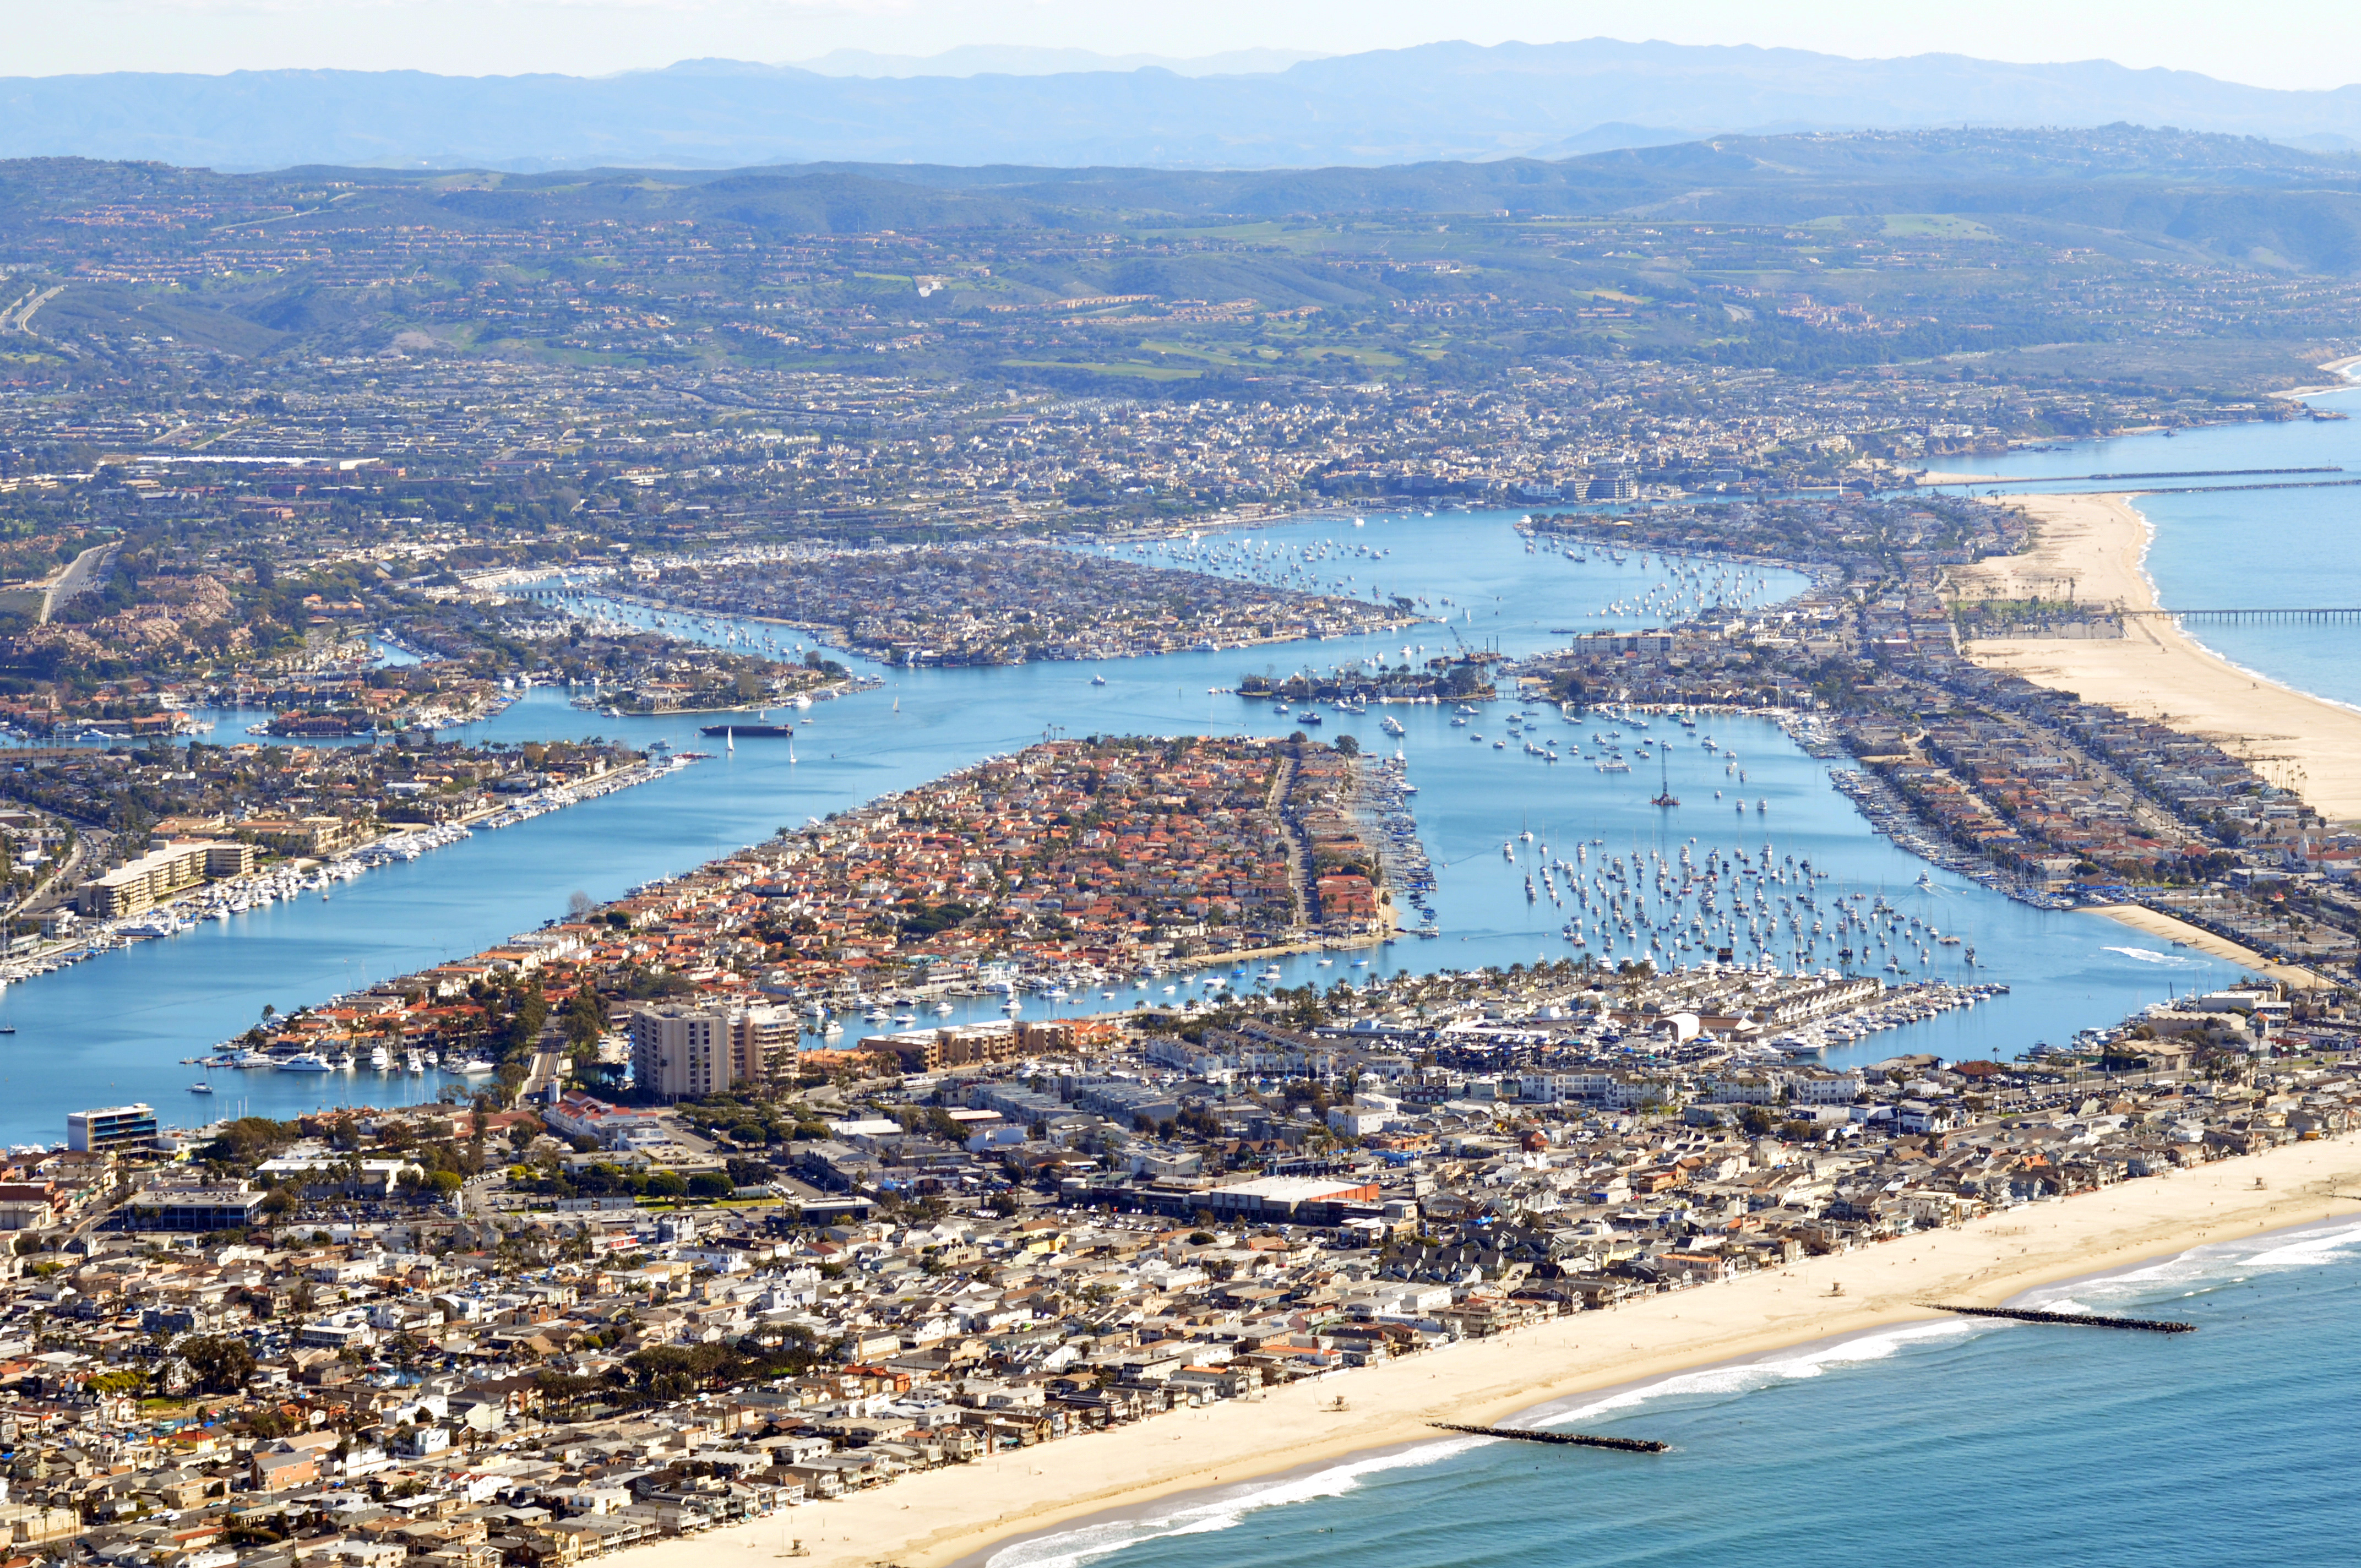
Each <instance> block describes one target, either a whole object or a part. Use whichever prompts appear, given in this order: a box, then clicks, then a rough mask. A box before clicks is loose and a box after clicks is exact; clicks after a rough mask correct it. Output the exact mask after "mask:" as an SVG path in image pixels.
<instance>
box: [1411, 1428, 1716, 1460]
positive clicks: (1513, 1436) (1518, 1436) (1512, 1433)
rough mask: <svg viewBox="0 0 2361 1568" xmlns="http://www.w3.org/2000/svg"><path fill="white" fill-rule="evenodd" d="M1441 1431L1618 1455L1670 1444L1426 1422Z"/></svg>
mask: <svg viewBox="0 0 2361 1568" xmlns="http://www.w3.org/2000/svg"><path fill="white" fill-rule="evenodd" d="M1426 1424H1427V1425H1429V1426H1431V1427H1433V1428H1435V1429H1437V1430H1438V1431H1459V1432H1466V1434H1467V1435H1468V1436H1470V1437H1505V1438H1508V1439H1510V1441H1511V1442H1554V1443H1556V1444H1558V1445H1560V1446H1561V1447H1565V1448H1611V1449H1613V1450H1615V1451H1616V1452H1617V1453H1664V1451H1665V1450H1666V1449H1667V1448H1669V1447H1671V1446H1672V1445H1671V1444H1670V1443H1663V1442H1650V1441H1649V1440H1648V1439H1646V1438H1641V1437H1591V1436H1588V1435H1587V1434H1585V1433H1582V1432H1572V1431H1530V1430H1528V1429H1526V1428H1524V1427H1471V1426H1463V1425H1461V1424H1460V1423H1459V1422H1457V1421H1429V1422H1427V1423H1426Z"/></svg>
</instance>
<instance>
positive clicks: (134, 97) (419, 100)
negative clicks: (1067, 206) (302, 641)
mask: <svg viewBox="0 0 2361 1568" xmlns="http://www.w3.org/2000/svg"><path fill="white" fill-rule="evenodd" d="M983 57H984V59H985V60H987V61H988V59H989V51H983ZM1274 58H1276V57H1274ZM815 63H818V64H820V65H822V66H823V68H824V69H826V70H828V71H836V70H840V69H844V68H846V67H848V66H851V67H862V60H859V59H858V58H856V59H854V60H841V59H837V60H824V61H820V62H815ZM977 63H978V61H977V60H957V61H952V62H948V63H946V62H937V63H936V64H935V65H933V66H932V67H931V68H932V69H937V70H942V71H950V70H953V69H965V68H967V67H969V66H972V65H975V64H977ZM1019 63H1022V62H1019ZM1032 63H1034V64H1039V63H1043V62H1042V61H1039V60H1034V61H1032ZM1050 63H1054V61H1051V62H1050ZM1180 63H1182V64H1184V65H1189V66H1191V68H1192V69H1194V68H1195V66H1196V65H1198V64H1201V63H1202V62H1180ZM1247 63H1254V61H1253V60H1248V61H1247ZM913 67H916V68H928V61H923V60H921V61H909V60H899V59H895V58H893V57H883V56H880V57H873V58H872V59H871V60H869V61H868V63H867V65H866V67H865V69H869V70H872V71H875V72H876V73H875V74H864V75H840V74H823V73H822V71H813V70H806V69H802V68H798V67H793V66H779V65H761V64H750V63H747V62H743V61H737V60H686V61H683V62H680V63H678V64H675V65H673V66H669V67H667V68H665V69H664V70H661V71H636V72H631V73H627V74H624V75H620V76H613V77H603V78H586V77H572V76H559V75H529V76H504V77H467V76H442V75H433V74H429V73H425V72H421V71H237V72H232V73H230V74H227V75H222V76H199V75H176V74H170V73H143V72H115V73H105V74H96V75H84V76H48V77H11V78H0V157H48V156H60V155H70V156H79V157H85V158H97V159H153V160H157V161H161V162H166V163H172V164H178V165H181V166H184V167H186V166H203V167H209V168H215V169H222V170H261V169H274V168H283V167H288V166H291V165H297V164H331V163H333V164H346V165H366V166H376V167H387V168H399V167H411V168H445V169H448V168H488V169H501V170H558V169H576V168H584V167H589V166H594V165H605V166H609V167H614V166H624V165H636V166H642V167H663V168H682V169H694V168H732V167H743V166H746V165H750V164H783V163H806V162H821V161H829V160H837V161H860V162H873V163H880V162H882V163H896V162H921V163H941V164H969V165H975V164H990V163H1021V164H1034V165H1049V166H1075V165H1082V164H1095V165H1102V166H1104V165H1107V164H1126V165H1132V166H1137V167H1150V168H1178V169H1283V168H1305V167H1317V166H1328V165H1356V166H1364V167H1372V166H1378V165H1397V164H1403V163H1416V162H1422V161H1430V160H1438V159H1499V158H1509V157H1526V158H1544V159H1547V158H1564V157H1569V156H1575V155H1579V154H1583V153H1595V152H1599V151H1603V150H1611V149H1613V148H1629V147H1645V146H1656V145H1665V144H1670V143H1675V142H1681V141H1686V140H1691V139H1695V138H1697V137H1702V136H1707V135H1712V134H1723V133H1744V134H1753V135H1763V134H1775V133H1783V132H1796V131H1808V130H1849V129H1878V128H1895V129H1905V128H1922V127H1929V126H1959V125H1963V124H1972V125H1976V126H2070V127H2079V126H2100V125H2106V124H2110V123H2114V122H2131V123H2136V124H2141V125H2147V126H2176V127H2180V128H2186V129H2194V130H2204V131H2213V132H2223V133H2228V134H2233V135H2239V136H2251V137H2264V138H2268V139H2270V140H2274V141H2279V142H2285V143H2290V144H2292V145H2295V146H2298V147H2301V148H2308V149H2311V150H2313V151H2341V150H2346V149H2350V148H2356V147H2361V86H2348V87H2341V88H2337V89H2335V90H2334V91H2329V92H2291V91H2282V90H2278V89H2268V88H2259V87H2248V86H2242V85H2239V84H2237V83H2235V82H2222V81H2217V80H2215V79H2213V78H2212V77H2208V76H2204V75H2201V74H2199V73H2196V72H2193V71H2165V70H2131V69H2127V68H2125V67H2123V66H2119V65H2115V64H2113V63H2110V62H2108V61H2105V60H2086V61H2079V62H2074V63H2067V64H2048V65H2021V64H2009V63H2005V62H2000V61H1993V60H1974V59H1971V58H1969V57H1966V56H1963V55H1919V56H1915V57H1911V58H1907V59H1899V60H1850V59H1846V58H1843V57H1840V56H1836V55H1828V54H1816V53H1810V52H1807V51H1804V50H1799V49H1758V48H1752V47H1719V46H1715V47H1704V46H1689V45H1675V44H1668V43H1625V42H1620V41H1617V40H1614V39H1609V38H1591V39H1586V40H1582V41H1579V42H1571V43H1555V44H1541V45H1532V44H1517V43H1510V44H1500V45H1497V46H1492V47H1478V46H1477V45H1473V44H1466V43H1436V44H1428V45H1422V46H1420V47H1418V48H1414V49H1389V50H1377V51H1371V52H1367V53H1361V54H1352V55H1339V56H1333V57H1329V58H1325V59H1305V60H1295V62H1294V63H1292V64H1290V65H1288V66H1287V67H1286V68H1285V69H1284V70H1261V71H1229V72H1224V71H1214V72H1213V73H1211V74H1201V75H1183V74H1180V72H1179V71H1174V70H1171V69H1168V68H1165V67H1162V66H1142V67H1139V68H1137V69H1133V70H1083V71H1053V72H1051V73H1049V74H1019V73H1016V72H1013V71H989V70H987V71H982V72H981V73H978V74H969V75H952V74H902V72H903V71H906V70H907V69H911V68H913Z"/></svg>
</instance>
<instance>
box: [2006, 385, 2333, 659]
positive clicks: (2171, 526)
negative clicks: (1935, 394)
mask: <svg viewBox="0 0 2361 1568" xmlns="http://www.w3.org/2000/svg"><path fill="white" fill-rule="evenodd" d="M2309 401H2311V402H2312V403H2313V404H2315V405H2316V406H2318V407H2320V408H2321V409H2323V410H2332V411H2341V412H2345V413H2350V414H2352V415H2354V416H2355V417H2354V418H2352V419H2348V420H2334V421H2327V420H2323V421H2312V420H2305V421H2296V422H2287V423H2280V424H2252V425H2224V426H2217V427H2214V428H2212V429H2207V430H2200V431H2191V432H2190V433H2187V434H2184V435H2181V436H2179V437H2177V438H2175V439H2173V440H2170V441H2167V440H2165V439H2163V438H2161V437H2159V436H2154V435H2140V436H2125V437H2119V438H2117V439H2115V440H2112V441H2089V442H2079V443H2076V444H2073V445H2071V446H2066V447H2061V448H2059V449H2058V450H2055V451H2050V452H2040V453H2020V454H2014V455H2009V456H2006V457H2002V458H1996V459H1990V460H1987V459H1983V458H1977V459H1974V460H1972V463H1971V462H1970V460H1967V459H1961V460H1960V464H1961V466H1973V467H1974V469H1975V470H1976V472H1978V473H1980V474H1996V475H2004V476H2007V477H2013V478H2025V479H2036V478H2040V477H2044V476H2047V475H2059V474H2094V473H2124V472H2134V471H2153V470H2158V469H2199V468H2280V467H2288V468H2294V467H2322V466H2333V467H2340V468H2342V469H2344V470H2345V471H2344V472H2343V473H2341V474H2290V475H2285V476H2281V477H2278V478H2273V477H2268V476H2257V477H2253V478H2235V477H2231V478H2188V479H2158V480H2153V481H2147V482H2149V483H2153V484H2156V485H2158V486H2159V487H2162V488H2158V489H2157V490H2154V491H2152V492H2149V493H2147V494H2144V495H2141V496H2139V497H2138V498H2137V499H2135V500H2134V502H2133V503H2132V504H2133V506H2134V507H2135V508H2136V510H2138V511H2139V512H2140V513H2141V515H2143V516H2145V517H2146V518H2147V520H2148V521H2149V522H2150V524H2151V525H2153V528H2154V531H2155V537H2154V542H2153V543H2151V545H2150V546H2149V550H2148V556H2147V572H2148V576H2149V577H2150V578H2151V579H2152V580H2153V581H2154V582H2155V584H2156V587H2157V596H2158V603H2160V604H2163V605H2164V606H2166V607H2167V608H2170V609H2209V608H2210V609H2270V608H2277V609H2300V608H2304V607H2326V608H2347V609H2349V608H2355V607H2361V548H2356V545H2355V540H2356V530H2361V485H2356V486H2352V487H2347V486H2345V485H2343V484H2319V483H2318V482H2319V481H2322V480H2343V479H2361V390H2355V391H2338V392H2328V393H2323V394H2320V395H2319V396H2317V397H2314V398H2312V399H2310V400H2309ZM2273 483H2283V484H2285V485H2287V486H2288V487H2289V488H2284V489H2257V490H2210V489H2207V488H2202V487H2213V486H2220V485H2244V484H2273ZM2309 486H2316V487H2317V488H2301V487H2309ZM2059 488H2062V489H2071V490H2096V489H2120V488H2124V483H2123V482H2117V483H2115V484H2112V485H2110V484H2107V483H2104V482H2102V481H2080V482H2075V483H2071V484H2066V485H2061V486H2060V487H2059ZM1978 493H1979V494H1981V493H1982V491H1981V490H1979V491H1978ZM2190 630H2191V634H2192V635H2193V636H2195V637H2196V638H2197V640H2198V641H2201V642H2202V643H2204V644H2205V645H2206V646H2207V647H2209V648H2211V649H2213V651H2214V652H2217V653H2220V654H2222V655H2223V656H2224V658H2227V659H2230V660H2232V661H2234V662H2235V663H2239V664H2243V665H2245V666H2246V668H2247V669H2250V670H2255V671H2257V672H2259V673H2260V674H2264V675H2267V676H2268V677H2270V678H2271V679H2273V680H2276V681H2279V682H2282V683H2284V684H2286V685H2291V686H2294V687H2296V688H2297V689H2298V690H2300V691H2307V692H2312V693H2313V694H2315V695H2316V696H2324V697H2328V698H2330V699H2331V700H2333V701H2336V702H2342V703H2351V704H2361V625H2356V626H2347V625H2325V626H2274V625H2268V624H2266V625H2251V626H2250V625H2220V624H2215V623H2213V622H2210V621H2209V622H2201V623H2197V624H2194V625H2192V626H2191V628H2190Z"/></svg>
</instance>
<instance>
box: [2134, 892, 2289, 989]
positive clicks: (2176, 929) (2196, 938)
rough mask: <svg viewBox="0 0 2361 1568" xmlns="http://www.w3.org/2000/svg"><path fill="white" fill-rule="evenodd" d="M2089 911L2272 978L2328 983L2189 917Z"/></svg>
mask: <svg viewBox="0 0 2361 1568" xmlns="http://www.w3.org/2000/svg"><path fill="white" fill-rule="evenodd" d="M2087 913H2090V914H2092V915H2103V916H2106V917H2107V918H2108V919H2110V920H2114V921H2116V922H2118V923H2119V924H2122V925H2125V926H2128V927H2131V928H2132V929H2133V930H2135V931H2139V932H2142V933H2144V934H2146V935H2147V936H2150V937H2161V938H2164V939H2165V940H2167V941H2169V942H2179V943H2180V944H2181V945H2183V946H2184V947H2188V948H2194V949H2196V950H2197V951H2198V952H2201V953H2210V954H2212V955H2213V957H2214V958H2217V959H2229V960H2230V961H2231V962H2232V963H2234V964H2236V965H2238V966H2239V967H2240V968H2241V969H2243V970H2246V972H2247V973H2248V974H2258V975H2262V976H2264V977H2266V978H2268V979H2270V980H2279V981H2286V982H2287V983H2288V984H2290V985H2299V986H2315V985H2324V984H2326V983H2327V981H2323V980H2322V979H2321V978H2320V976H2318V975H2316V974H2314V973H2312V971H2311V970H2304V969H2298V968H2296V967H2295V966H2294V965H2293V964H2280V963H2273V962H2272V961H2271V960H2270V959H2267V958H2265V957H2263V956H2262V955H2261V954H2260V953H2258V952H2256V951H2255V950H2254V949H2253V948H2245V947H2241V946H2239V945H2238V944H2237V943H2235V942H2234V941H2232V940H2230V939H2229V938H2227V937H2217V936H2215V935H2214V934H2213V932H2211V931H2208V930H2206V929H2205V928H2204V927H2200V926H2191V924H2190V923H2189V922H2188V921H2186V920H2176V919H2174V918H2173V917H2172V916H2169V915H2166V914H2163V913H2161V912H2160V911H2158V910H2154V909H2150V908H2148V907H2147V905H2142V904H2110V905H2104V906H2103V907H2101V908H2097V909H2092V910H2090V911H2088V912H2087Z"/></svg>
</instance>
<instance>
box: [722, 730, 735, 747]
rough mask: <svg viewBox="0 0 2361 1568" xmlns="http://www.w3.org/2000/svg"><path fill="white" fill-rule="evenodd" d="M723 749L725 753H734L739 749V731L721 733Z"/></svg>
mask: <svg viewBox="0 0 2361 1568" xmlns="http://www.w3.org/2000/svg"><path fill="white" fill-rule="evenodd" d="M721 749H722V750H723V751H736V750H737V749H738V731H737V730H736V729H725V730H723V731H722V732H721Z"/></svg>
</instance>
